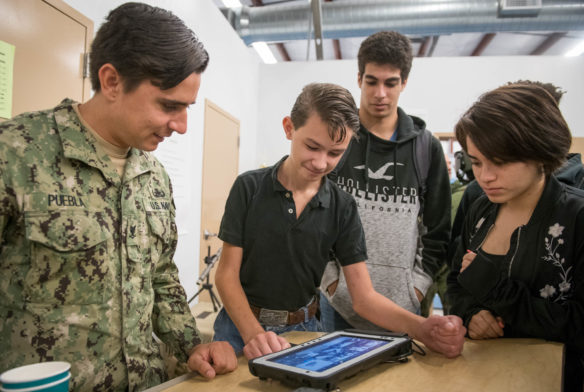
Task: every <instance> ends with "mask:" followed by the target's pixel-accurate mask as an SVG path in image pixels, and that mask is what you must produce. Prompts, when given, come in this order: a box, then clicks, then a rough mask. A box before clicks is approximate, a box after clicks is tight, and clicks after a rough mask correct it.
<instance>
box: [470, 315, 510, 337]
mask: <svg viewBox="0 0 584 392" xmlns="http://www.w3.org/2000/svg"><path fill="white" fill-rule="evenodd" d="M503 328H505V323H504V322H503V319H502V318H501V317H499V316H497V317H495V316H493V314H492V313H491V312H489V311H488V310H486V309H483V310H481V311H480V312H478V313H477V314H475V315H474V316H472V318H471V319H470V323H468V336H470V337H471V338H472V339H493V338H499V337H501V336H503Z"/></svg>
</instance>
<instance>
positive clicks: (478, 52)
mask: <svg viewBox="0 0 584 392" xmlns="http://www.w3.org/2000/svg"><path fill="white" fill-rule="evenodd" d="M495 35H496V34H495V33H488V34H485V35H483V38H481V42H479V43H478V45H477V46H476V47H475V48H474V50H473V51H472V53H471V54H470V55H471V56H480V55H481V54H482V53H483V51H484V50H485V49H486V48H487V46H489V44H490V43H491V41H492V40H493V38H495Z"/></svg>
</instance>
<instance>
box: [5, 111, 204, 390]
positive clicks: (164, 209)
mask: <svg viewBox="0 0 584 392" xmlns="http://www.w3.org/2000/svg"><path fill="white" fill-rule="evenodd" d="M72 104H73V102H72V101H71V100H64V101H63V102H62V103H61V104H60V105H59V106H57V107H55V108H53V109H50V110H47V111H41V112H33V113H25V114H22V115H20V116H18V117H16V118H14V119H12V120H10V121H6V122H4V123H1V124H0V230H1V234H2V237H1V242H0V270H1V271H2V272H1V274H0V320H1V324H0V353H1V355H0V372H2V371H4V370H6V369H9V368H12V367H16V366H20V365H24V364H29V363H35V362H40V361H50V360H63V361H68V362H70V363H71V365H72V368H71V373H72V379H71V380H72V389H73V390H84V391H86V390H94V391H102V390H119V389H124V390H125V389H129V390H140V389H145V388H147V387H149V386H152V385H156V384H159V383H160V382H162V381H164V380H165V379H166V373H165V371H164V364H163V361H162V358H161V356H160V350H159V348H158V345H157V344H156V342H155V341H154V340H153V332H154V333H155V334H156V335H157V336H158V337H159V338H160V339H161V340H162V341H164V342H165V343H166V344H168V345H169V346H170V348H171V350H172V351H173V352H174V354H175V355H176V356H177V358H178V359H179V361H185V360H186V359H187V355H188V353H189V351H190V350H191V349H192V347H194V346H195V345H196V344H198V343H199V342H200V340H199V333H198V331H197V329H196V325H195V320H194V318H193V317H192V315H191V313H190V311H189V308H188V305H187V303H186V300H185V293H184V290H183V288H182V286H181V285H180V283H179V280H178V276H177V269H176V266H175V264H174V262H173V260H172V257H173V254H174V250H175V248H176V242H177V232H176V225H175V223H174V217H175V209H174V203H173V201H172V194H171V192H172V191H171V187H170V181H169V178H168V175H167V174H166V172H165V171H164V168H163V167H162V165H161V164H160V163H159V162H158V161H157V160H156V159H155V158H154V157H153V156H152V155H150V154H148V153H145V152H143V151H140V150H137V149H131V150H130V153H129V155H128V159H127V162H126V166H125V170H124V177H123V180H122V179H121V178H120V176H119V175H118V173H117V171H116V170H115V167H114V165H113V163H112V162H111V160H110V159H109V157H108V156H107V155H105V153H103V152H101V149H98V147H97V145H96V141H95V138H94V136H93V135H92V134H91V132H89V131H88V130H87V129H85V128H84V127H83V126H82V125H81V124H80V121H79V118H78V116H77V115H76V114H75V111H74V109H73V107H72Z"/></svg>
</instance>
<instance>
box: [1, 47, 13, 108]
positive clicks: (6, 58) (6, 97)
mask: <svg viewBox="0 0 584 392" xmlns="http://www.w3.org/2000/svg"><path fill="white" fill-rule="evenodd" d="M14 49H15V47H14V45H11V44H9V43H8V42H4V41H0V117H3V118H10V117H12V85H13V76H14Z"/></svg>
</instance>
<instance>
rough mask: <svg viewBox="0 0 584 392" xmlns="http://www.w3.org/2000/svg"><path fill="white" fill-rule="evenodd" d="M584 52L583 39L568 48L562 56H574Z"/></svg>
mask: <svg viewBox="0 0 584 392" xmlns="http://www.w3.org/2000/svg"><path fill="white" fill-rule="evenodd" d="M582 53H584V41H582V42H580V43H579V44H578V45H576V46H574V47H573V48H572V49H570V50H569V51H568V52H567V53H566V54H565V55H564V56H566V57H576V56H580V55H581V54H582Z"/></svg>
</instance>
